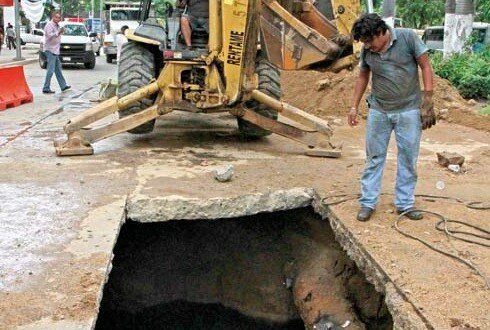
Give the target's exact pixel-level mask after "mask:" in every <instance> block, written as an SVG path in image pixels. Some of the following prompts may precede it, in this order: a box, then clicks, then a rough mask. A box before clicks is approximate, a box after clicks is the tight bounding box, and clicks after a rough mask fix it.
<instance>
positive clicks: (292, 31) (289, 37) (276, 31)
mask: <svg viewBox="0 0 490 330" xmlns="http://www.w3.org/2000/svg"><path fill="white" fill-rule="evenodd" d="M341 2H343V1H332V3H333V5H334V15H335V22H336V24H337V25H340V26H339V27H337V25H336V24H334V23H332V22H330V21H329V20H328V19H327V18H326V17H325V16H323V15H322V14H321V13H320V12H319V11H318V10H317V9H316V7H315V6H314V5H313V4H312V2H311V0H302V1H292V0H282V1H280V2H279V1H276V0H262V8H261V16H260V29H261V34H260V36H261V47H262V49H263V50H265V53H266V54H267V56H268V59H269V61H270V62H271V63H273V64H274V65H276V66H277V67H278V68H281V69H283V70H298V69H304V68H307V67H309V66H311V65H314V64H315V65H317V64H320V63H326V64H327V65H326V66H328V64H329V62H332V63H333V62H334V61H335V60H337V59H339V58H340V57H343V56H345V55H346V52H347V53H350V54H352V53H353V51H352V40H351V38H350V36H349V35H348V28H346V26H345V25H346V24H351V23H352V22H353V18H354V17H356V16H357V15H358V14H359V12H357V11H346V10H345V7H344V6H343V5H342V4H337V3H341ZM344 2H345V0H344ZM357 7H359V6H357ZM349 8H353V7H352V6H350V7H349ZM354 8H355V7H354ZM355 61H356V60H355V59H349V61H348V63H345V61H343V64H342V66H349V65H352V64H354V63H355Z"/></svg>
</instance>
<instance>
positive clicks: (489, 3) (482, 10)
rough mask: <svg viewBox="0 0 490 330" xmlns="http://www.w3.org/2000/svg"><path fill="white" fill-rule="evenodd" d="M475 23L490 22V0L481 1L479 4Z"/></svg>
mask: <svg viewBox="0 0 490 330" xmlns="http://www.w3.org/2000/svg"><path fill="white" fill-rule="evenodd" d="M475 21H479V22H490V0H479V1H478V2H477V4H476V17H475Z"/></svg>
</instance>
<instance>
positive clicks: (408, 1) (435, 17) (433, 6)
mask: <svg viewBox="0 0 490 330" xmlns="http://www.w3.org/2000/svg"><path fill="white" fill-rule="evenodd" d="M485 1H489V0H485ZM444 4H445V1H444V0H397V1H396V8H397V11H396V15H397V17H400V18H402V19H403V24H404V26H405V27H410V28H414V29H423V28H425V27H427V26H431V25H442V23H443V21H444Z"/></svg>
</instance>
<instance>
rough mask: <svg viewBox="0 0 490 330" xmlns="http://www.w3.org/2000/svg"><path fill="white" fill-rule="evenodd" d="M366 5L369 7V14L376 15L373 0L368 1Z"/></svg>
mask: <svg viewBox="0 0 490 330" xmlns="http://www.w3.org/2000/svg"><path fill="white" fill-rule="evenodd" d="M366 5H367V12H368V13H374V6H373V0H367V1H366Z"/></svg>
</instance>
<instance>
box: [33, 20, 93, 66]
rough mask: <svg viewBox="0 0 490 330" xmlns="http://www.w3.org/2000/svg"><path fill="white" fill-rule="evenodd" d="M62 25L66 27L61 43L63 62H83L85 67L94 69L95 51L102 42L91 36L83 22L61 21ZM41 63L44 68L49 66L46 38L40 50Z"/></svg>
mask: <svg viewBox="0 0 490 330" xmlns="http://www.w3.org/2000/svg"><path fill="white" fill-rule="evenodd" d="M60 27H62V28H64V31H63V33H62V34H61V45H60V60H61V63H73V64H77V63H83V65H84V66H85V68H87V69H93V68H94V67H95V53H96V52H97V51H100V43H99V42H98V41H97V39H96V37H94V36H89V34H88V32H87V29H86V28H85V25H84V24H83V23H77V22H61V23H60ZM94 39H95V41H94ZM97 45H98V46H97ZM39 65H40V66H41V68H43V69H45V68H46V66H47V60H46V55H45V54H44V40H43V42H42V43H41V48H40V52H39Z"/></svg>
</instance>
